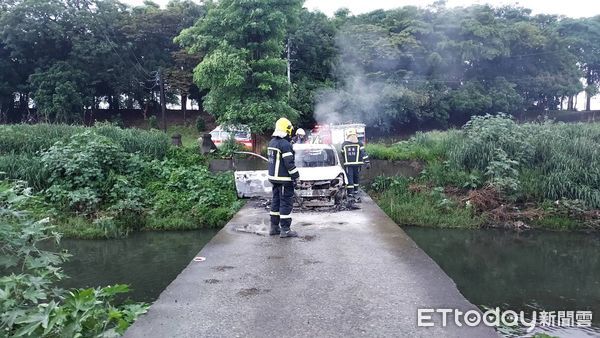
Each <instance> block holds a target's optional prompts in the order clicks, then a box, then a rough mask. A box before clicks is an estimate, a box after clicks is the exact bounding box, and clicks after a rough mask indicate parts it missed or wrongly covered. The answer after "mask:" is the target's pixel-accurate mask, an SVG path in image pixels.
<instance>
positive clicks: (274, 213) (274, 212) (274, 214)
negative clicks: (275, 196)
mask: <svg viewBox="0 0 600 338" xmlns="http://www.w3.org/2000/svg"><path fill="white" fill-rule="evenodd" d="M269 215H271V216H279V215H280V213H279V211H271V212H270V213H269Z"/></svg>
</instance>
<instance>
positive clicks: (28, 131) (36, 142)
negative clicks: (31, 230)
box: [0, 124, 241, 238]
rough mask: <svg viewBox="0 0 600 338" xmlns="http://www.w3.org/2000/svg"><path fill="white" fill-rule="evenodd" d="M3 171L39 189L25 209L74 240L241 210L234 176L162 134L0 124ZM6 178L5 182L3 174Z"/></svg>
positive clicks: (194, 224)
mask: <svg viewBox="0 0 600 338" xmlns="http://www.w3.org/2000/svg"><path fill="white" fill-rule="evenodd" d="M0 131H2V133H1V134H2V136H1V137H0V149H3V152H0V172H1V173H3V174H2V175H4V176H6V177H5V178H6V179H11V180H23V181H26V182H27V183H28V185H29V186H30V187H32V188H34V192H35V196H34V198H32V199H30V200H29V201H28V202H27V206H26V207H27V210H30V211H31V212H33V213H34V214H35V215H38V216H40V217H41V216H50V219H51V220H52V221H53V223H55V224H56V225H57V229H58V230H59V231H60V232H62V233H63V234H65V235H66V236H69V237H82V238H95V237H119V236H124V235H126V234H127V233H128V232H130V231H136V230H182V229H197V228H201V227H220V226H222V225H223V224H225V222H226V221H227V220H229V219H230V218H231V217H232V216H233V214H234V213H235V212H236V211H237V210H238V209H239V207H240V206H241V204H240V203H241V202H240V201H238V200H237V197H236V193H235V190H234V183H233V177H232V175H231V174H229V173H223V174H214V173H210V172H209V171H208V168H207V158H205V157H202V156H200V155H199V154H198V153H197V149H198V148H197V146H191V147H183V148H171V147H170V145H169V142H170V140H169V138H168V137H167V136H166V135H165V134H163V133H161V132H158V131H143V130H137V129H121V128H118V127H115V126H113V125H108V124H99V125H97V126H96V127H92V128H84V127H76V126H65V125H43V124H41V125H14V126H0ZM0 178H1V177H0Z"/></svg>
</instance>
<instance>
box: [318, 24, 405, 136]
mask: <svg viewBox="0 0 600 338" xmlns="http://www.w3.org/2000/svg"><path fill="white" fill-rule="evenodd" d="M367 28H373V26H369V27H367ZM361 29H362V27H357V26H353V27H346V29H342V31H341V32H340V33H339V34H338V36H337V37H336V43H337V46H338V48H339V51H340V57H339V61H338V64H337V66H336V69H335V73H336V77H337V79H338V83H339V87H337V88H333V89H325V90H322V91H320V92H319V93H317V96H316V104H315V111H314V118H315V120H316V121H317V123H319V124H327V123H334V124H335V123H365V124H367V125H368V126H377V125H380V124H381V122H382V120H384V119H387V118H388V116H389V115H390V113H391V112H390V111H389V108H390V107H391V106H390V104H389V103H390V102H391V100H394V99H398V98H399V96H398V95H402V94H403V90H402V87H399V86H398V85H391V84H389V83H387V82H386V81H385V79H384V78H385V77H387V74H385V73H381V72H378V73H375V74H373V73H368V72H367V68H370V69H371V70H372V69H386V68H393V67H394V66H395V64H394V63H395V62H396V61H395V60H397V50H396V49H395V48H394V47H392V46H390V45H389V43H388V42H387V41H388V40H387V37H386V36H385V32H383V31H378V30H376V29H374V30H371V31H366V32H365V31H363V30H361ZM357 39H362V41H363V42H364V41H367V44H372V45H373V46H377V47H376V48H373V49H370V48H364V47H365V45H364V44H363V45H360V43H357ZM361 47H363V48H362V49H361ZM382 55H383V56H382Z"/></svg>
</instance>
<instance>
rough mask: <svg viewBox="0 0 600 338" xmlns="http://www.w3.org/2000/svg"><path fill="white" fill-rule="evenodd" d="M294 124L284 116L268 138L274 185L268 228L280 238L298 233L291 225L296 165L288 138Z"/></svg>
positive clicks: (270, 179)
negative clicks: (269, 139) (269, 138)
mask: <svg viewBox="0 0 600 338" xmlns="http://www.w3.org/2000/svg"><path fill="white" fill-rule="evenodd" d="M293 130H294V127H293V126H292V123H291V122H290V121H289V120H288V119H286V118H280V119H279V120H277V123H275V132H273V138H272V139H271V142H269V148H268V152H269V181H270V182H271V184H272V185H273V199H272V200H271V212H270V217H271V231H270V232H269V235H279V237H281V238H286V237H298V234H297V233H296V232H295V231H293V230H291V229H290V226H291V225H292V215H291V213H292V207H293V204H294V188H295V186H296V182H297V180H298V177H299V176H300V175H299V174H298V169H297V168H296V165H295V164H294V150H293V149H292V144H291V143H290V139H291V136H292V131H293Z"/></svg>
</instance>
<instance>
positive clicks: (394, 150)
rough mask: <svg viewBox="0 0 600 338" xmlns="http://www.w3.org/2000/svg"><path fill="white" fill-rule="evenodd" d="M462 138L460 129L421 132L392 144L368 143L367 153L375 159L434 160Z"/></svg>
mask: <svg viewBox="0 0 600 338" xmlns="http://www.w3.org/2000/svg"><path fill="white" fill-rule="evenodd" d="M462 138H463V135H462V134H461V132H460V131H458V130H449V131H445V132H440V131H431V132H428V133H421V132H419V133H417V134H416V135H414V136H413V137H411V138H410V139H409V140H407V141H400V142H397V143H394V144H392V145H391V146H388V145H384V144H378V143H373V144H368V145H367V153H368V154H369V156H370V157H371V158H374V159H382V160H392V161H398V160H421V161H426V162H434V161H437V160H440V159H443V158H444V157H445V156H446V153H447V152H448V151H449V149H450V148H452V147H453V146H454V145H455V144H456V143H458V142H460V141H461V139H462Z"/></svg>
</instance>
